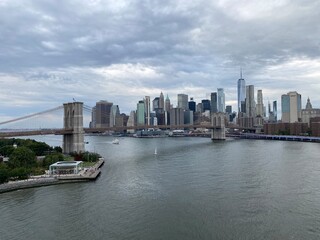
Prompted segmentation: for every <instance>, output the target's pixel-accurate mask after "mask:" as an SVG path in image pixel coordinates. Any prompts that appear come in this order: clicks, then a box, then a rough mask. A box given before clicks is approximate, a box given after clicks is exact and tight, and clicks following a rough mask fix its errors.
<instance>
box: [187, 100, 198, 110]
mask: <svg viewBox="0 0 320 240" xmlns="http://www.w3.org/2000/svg"><path fill="white" fill-rule="evenodd" d="M188 105H189V110H190V111H193V112H195V111H196V102H195V101H193V98H190V101H189V103H188Z"/></svg>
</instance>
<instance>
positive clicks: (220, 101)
mask: <svg viewBox="0 0 320 240" xmlns="http://www.w3.org/2000/svg"><path fill="white" fill-rule="evenodd" d="M225 105H226V104H225V94H224V90H223V88H218V104H217V108H218V112H225V110H226V107H225Z"/></svg>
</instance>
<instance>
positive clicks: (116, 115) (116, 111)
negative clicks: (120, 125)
mask: <svg viewBox="0 0 320 240" xmlns="http://www.w3.org/2000/svg"><path fill="white" fill-rule="evenodd" d="M119 116H120V110H119V106H118V105H112V106H111V112H110V127H114V126H116V119H117V118H119Z"/></svg>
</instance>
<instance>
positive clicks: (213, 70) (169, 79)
mask: <svg viewBox="0 0 320 240" xmlns="http://www.w3.org/2000/svg"><path fill="white" fill-rule="evenodd" d="M319 11H320V3H317V2H312V1H290V2H288V1H268V2H265V1H255V2H252V3H249V2H236V1H218V2H217V3H215V2H207V1H202V0H199V1H196V2H192V3H191V2H179V1H178V2H174V3H171V2H169V1H162V2H161V4H160V3H159V2H157V1H148V2H145V1H139V2H138V1H137V2H136V1H131V2H128V1H117V2H116V3H115V2H111V1H86V2H79V3H77V4H75V3H74V2H73V1H63V3H61V4H59V6H56V5H55V4H54V3H52V2H50V1H35V0H31V1H27V2H22V1H16V0H10V1H5V0H2V1H0V21H1V23H2V24H1V25H0V34H1V35H0V36H3V37H2V38H0V52H1V54H0V60H1V65H0V86H1V88H0V100H1V105H0V118H1V119H3V120H7V119H11V118H14V117H16V116H23V115H26V114H29V113H35V112H39V111H41V110H42V109H47V108H50V107H55V106H57V105H59V104H62V103H63V102H70V101H72V100H73V99H76V100H77V101H82V102H85V103H86V104H87V105H90V106H94V105H95V102H96V101H98V100H100V99H105V100H108V101H110V102H113V103H115V104H119V107H120V111H121V112H125V113H126V114H129V113H130V110H133V109H135V108H136V104H137V102H138V101H139V100H140V99H141V98H143V97H144V96H151V97H153V96H158V95H159V93H160V92H161V91H162V92H163V93H164V96H165V97H166V96H167V94H168V95H169V98H170V100H171V103H172V104H173V105H174V106H176V105H177V102H176V101H177V100H176V95H177V94H178V93H185V94H187V95H188V96H189V97H193V98H194V100H195V101H196V102H197V103H198V102H200V101H201V100H202V99H210V97H208V94H210V93H211V92H215V91H217V88H224V93H225V101H226V103H225V105H232V109H233V110H235V111H237V81H238V79H239V77H240V68H242V71H243V76H242V77H243V78H244V79H245V81H246V84H247V85H254V88H255V90H259V89H262V91H263V97H264V98H263V101H264V104H265V105H267V104H268V101H269V102H270V103H272V102H273V101H277V102H278V103H280V102H281V96H282V94H286V93H288V92H290V91H297V92H299V94H301V96H302V106H303V107H304V106H305V104H306V101H307V98H308V97H310V99H311V102H312V104H313V106H314V107H319V106H320V96H319V94H318V93H319V92H320V81H319V78H320V61H319V60H320V49H319V40H318V32H319V31H317V30H318V29H319V26H318V22H319V20H320V17H319V14H318V12H319ZM75 19H77V21H75ZM297 26H299V27H297ZM255 94H256V92H255ZM123 99H126V101H123ZM279 108H280V105H279ZM280 111H281V109H278V112H280Z"/></svg>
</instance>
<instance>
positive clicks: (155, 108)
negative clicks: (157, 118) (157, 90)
mask: <svg viewBox="0 0 320 240" xmlns="http://www.w3.org/2000/svg"><path fill="white" fill-rule="evenodd" d="M159 102H160V100H159V97H156V98H154V99H153V101H152V110H153V111H155V112H156V111H158V109H159V106H160V105H159Z"/></svg>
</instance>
